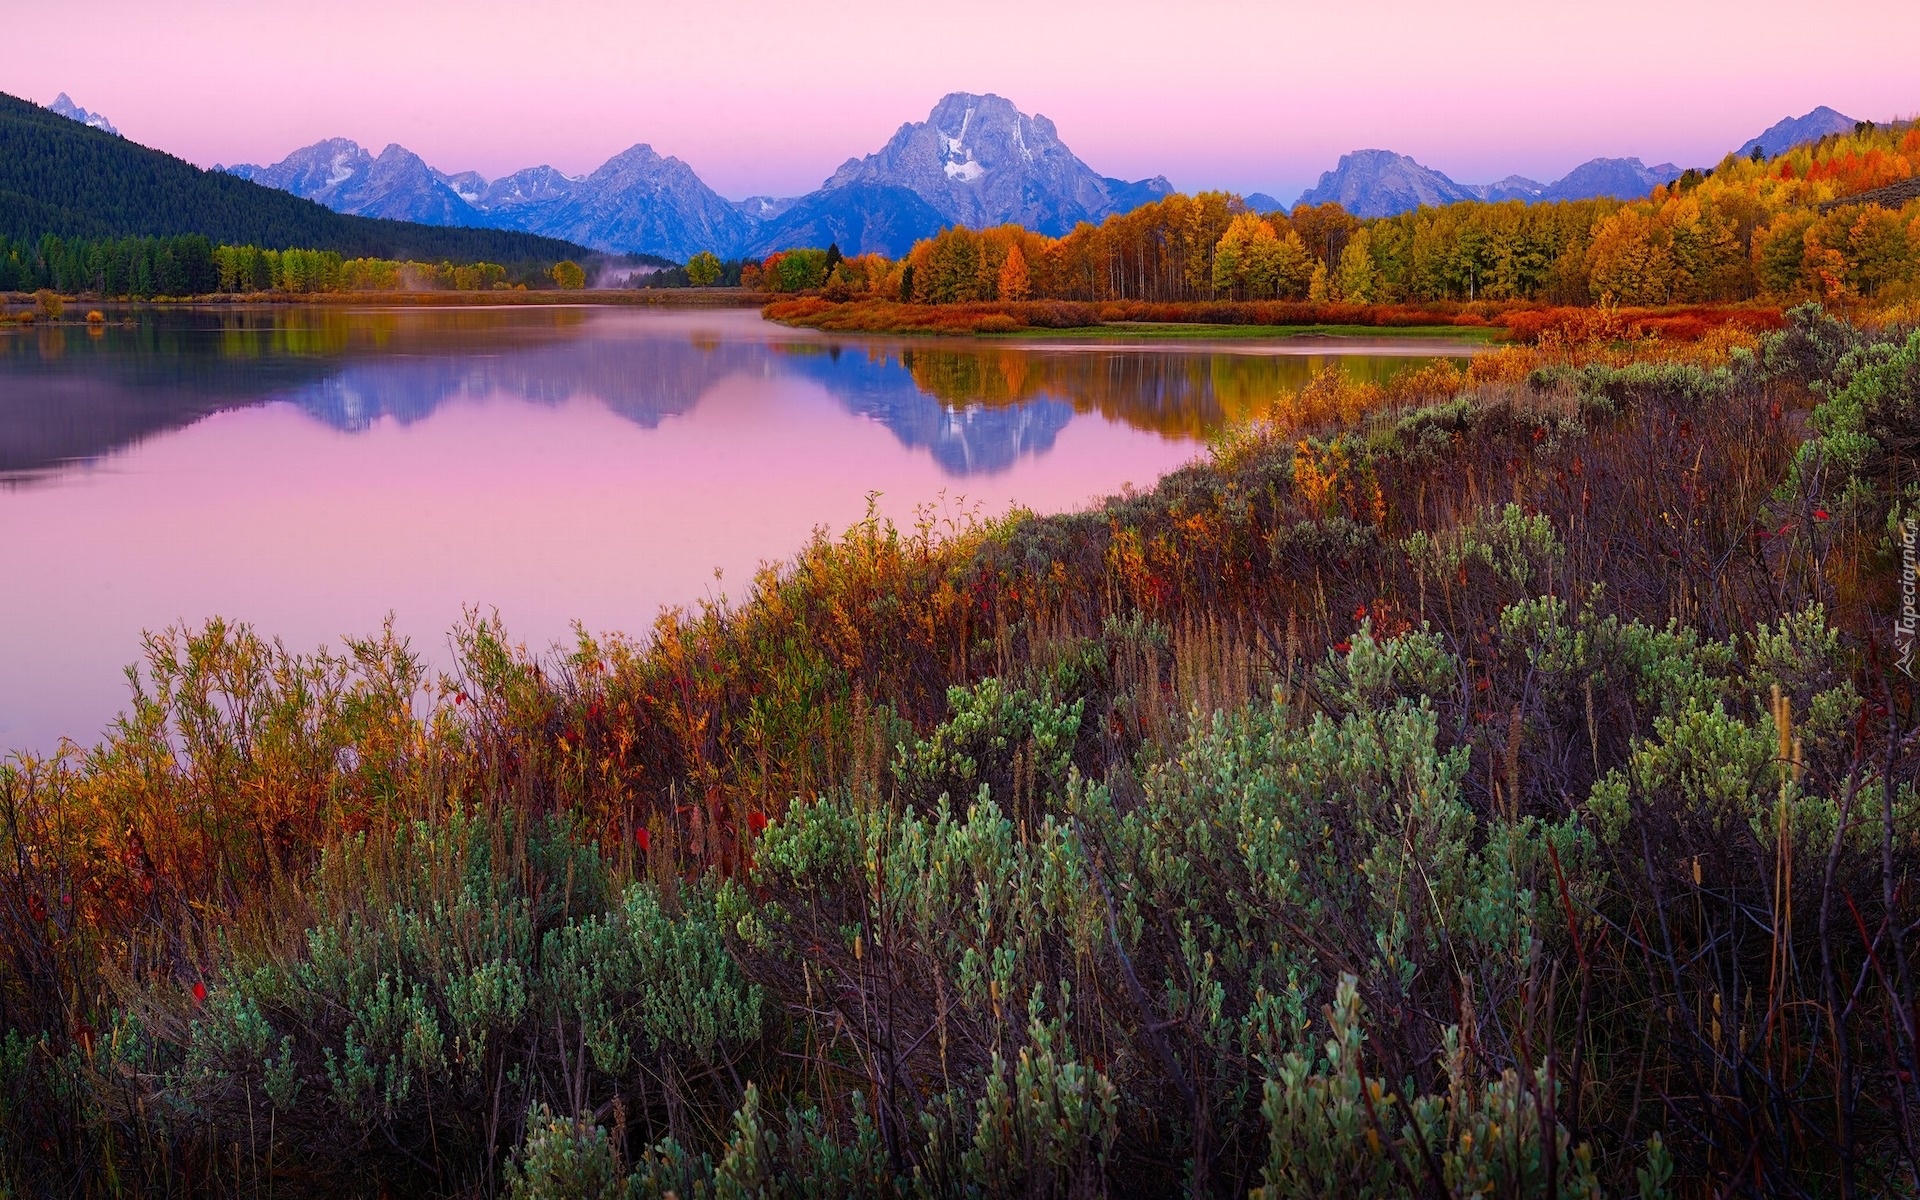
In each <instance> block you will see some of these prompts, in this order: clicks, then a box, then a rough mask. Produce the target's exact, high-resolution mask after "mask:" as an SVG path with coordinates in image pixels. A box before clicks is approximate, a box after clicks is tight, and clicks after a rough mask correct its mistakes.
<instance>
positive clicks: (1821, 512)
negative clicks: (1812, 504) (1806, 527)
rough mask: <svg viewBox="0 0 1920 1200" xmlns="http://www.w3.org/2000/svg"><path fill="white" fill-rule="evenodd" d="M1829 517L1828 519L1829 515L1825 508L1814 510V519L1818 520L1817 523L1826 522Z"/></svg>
mask: <svg viewBox="0 0 1920 1200" xmlns="http://www.w3.org/2000/svg"><path fill="white" fill-rule="evenodd" d="M1827 517H1828V513H1827V510H1826V509H1824V508H1816V509H1814V510H1813V519H1814V520H1816V521H1824V520H1826V519H1827Z"/></svg>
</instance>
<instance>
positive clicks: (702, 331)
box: [0, 308, 1466, 751]
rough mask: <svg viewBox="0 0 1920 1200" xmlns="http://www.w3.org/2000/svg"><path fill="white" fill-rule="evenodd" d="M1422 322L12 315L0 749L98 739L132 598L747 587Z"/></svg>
mask: <svg viewBox="0 0 1920 1200" xmlns="http://www.w3.org/2000/svg"><path fill="white" fill-rule="evenodd" d="M1465 352H1466V349H1465V348H1464V347H1459V346H1446V345H1436V344H1435V343H1431V342H1406V343H1399V344H1395V343H1391V342H1383V343H1379V344H1368V345H1356V344H1353V343H1346V344H1322V345H1317V346H1316V345H1309V344H1304V343H1290V344H1287V345H1285V346H1281V347H1276V346H1274V345H1272V344H1267V345H1259V346H1254V345H1246V344H1235V343H1220V344H1212V345H1199V344H1195V343H1191V342H1185V343H1179V342H1176V343H1168V344H1159V345H1151V346H1111V345H1102V344H1084V343H1078V344H1071V345H1059V346H1044V345H1043V346H1010V345H997V344H996V345H984V346H983V345H981V344H978V343H972V342H929V341H897V340H891V341H890V340H885V339H862V338H847V337H839V336H826V335H816V334H812V333H807V332H800V331H793V330H788V329H784V328H781V327H779V326H775V325H770V324H767V323H766V322H763V321H761V320H760V318H759V317H758V315H757V314H755V313H752V312H747V311H721V312H642V311H630V310H620V309H551V308H539V309H529V308H503V309H482V310H475V309H454V310H417V309H416V310H364V311H354V310H341V309H336V308H320V309H288V308H275V309H260V310H221V311H205V312H182V311H168V312H161V313H145V314H141V315H138V316H137V317H136V318H135V322H134V324H132V325H131V326H115V327H112V328H108V329H104V330H100V331H97V332H89V331H86V330H82V329H73V328H66V329H43V330H39V331H28V332H14V333H5V334H0V554H3V555H4V557H0V751H5V750H7V749H16V750H17V749H30V750H39V751H45V750H50V749H52V748H53V747H54V746H55V745H56V744H57V742H58V740H59V738H60V737H62V736H71V737H74V738H76V739H78V740H80V741H83V742H89V741H91V740H93V739H94V738H96V737H97V736H98V735H99V734H100V732H101V731H102V729H103V728H104V727H105V726H106V724H107V723H108V721H110V720H111V719H112V717H113V716H114V715H115V714H116V713H117V712H119V711H120V710H121V708H122V707H123V706H124V701H125V697H126V694H127V692H126V681H125V678H124V674H123V669H124V668H125V666H126V665H127V664H128V663H131V662H133V661H134V660H135V659H136V658H137V657H138V655H139V647H140V638H141V634H142V631H143V630H157V629H160V628H163V627H165V626H168V625H173V624H178V623H181V622H186V623H191V624H195V625H197V624H199V623H201V622H203V621H205V620H206V619H207V618H208V617H211V616H215V615H220V616H225V617H227V618H229V619H234V620H241V621H246V622H250V623H251V624H253V625H254V626H255V627H256V628H257V629H259V630H260V631H261V632H262V633H265V634H269V635H273V636H279V637H281V638H282V639H284V640H285V642H286V644H287V645H288V646H289V647H290V648H295V649H300V650H311V649H314V648H317V647H319V646H321V645H323V644H328V645H333V646H338V645H339V639H340V637H341V636H342V635H357V634H364V633H370V632H373V631H375V630H377V629H378V628H379V625H380V623H381V621H382V620H384V619H385V618H386V617H387V616H388V615H389V614H391V615H392V616H393V618H394V621H395V624H396V626H397V628H398V629H399V630H400V631H401V632H402V633H403V634H406V635H407V636H409V637H410V638H411V639H412V640H413V643H414V645H415V647H416V648H418V649H420V650H422V651H423V652H425V653H426V654H427V656H428V658H429V660H430V661H432V662H435V663H442V662H444V661H445V660H446V658H447V653H446V631H447V630H448V629H449V628H450V627H452V626H453V625H454V624H455V623H456V622H457V621H458V620H459V619H460V616H461V612H462V609H463V608H465V607H470V606H480V607H482V608H483V609H486V610H497V611H498V612H499V614H500V616H501V618H502V620H504V621H505V622H506V625H507V628H508V630H509V632H510V633H512V634H513V635H514V636H515V637H517V638H520V639H522V640H524V641H525V642H526V643H527V644H528V645H529V646H532V647H535V648H544V647H546V646H549V645H551V644H553V643H555V642H557V641H560V640H563V639H566V638H567V637H569V636H570V633H569V631H570V628H571V623H572V622H574V621H579V622H581V623H582V624H584V625H585V626H586V627H587V628H589V629H593V630H625V631H628V632H644V631H645V630H646V629H647V628H649V627H650V626H651V624H652V621H653V618H654V615H655V614H656V613H657V612H658V610H659V609H660V608H661V606H663V605H672V604H685V603H690V602H693V601H697V600H699V599H701V598H703V597H712V596H719V595H722V594H734V595H738V593H740V592H741V591H742V590H744V587H745V585H746V583H747V581H748V579H749V577H750V575H751V573H752V571H753V569H754V568H755V567H756V566H757V565H759V564H760V563H762V562H764V561H767V560H770V559H780V558H784V557H785V556H787V555H789V554H791V553H792V552H793V551H794V550H795V549H797V548H798V547H799V546H800V545H801V544H802V542H804V541H805V539H806V538H807V537H808V535H809V534H810V533H811V532H812V531H813V530H814V529H815V528H817V527H822V526H824V527H827V528H829V529H832V530H839V529H842V528H844V527H846V526H847V525H849V524H851V523H852V522H854V521H856V520H858V519H859V518H860V517H861V516H862V514H863V513H864V512H865V510H866V506H867V503H868V496H869V494H871V493H878V494H879V500H878V503H879V505H880V507H881V509H882V510H883V511H884V512H885V513H887V514H888V515H890V516H893V517H895V518H904V519H907V520H911V518H912V516H913V514H914V512H915V510H916V508H917V507H918V506H921V505H925V504H934V505H937V506H939V507H940V509H941V511H943V512H948V513H951V514H955V515H958V514H959V513H961V512H971V511H977V512H979V513H980V514H982V515H993V514H997V513H1001V512H1004V511H1006V510H1007V509H1008V508H1010V507H1013V506H1016V505H1019V506H1026V507H1029V508H1032V509H1035V510H1038V511H1055V510H1061V509H1067V508H1074V507H1078V506H1082V505H1085V504H1087V503H1089V502H1091V501H1094V500H1096V499H1098V498H1099V497H1102V496H1105V495H1110V494H1112V493H1114V492H1116V491H1118V490H1119V489H1121V488H1122V487H1123V486H1125V485H1127V484H1133V485H1136V486H1139V487H1147V486H1150V485H1151V484H1152V483H1153V482H1154V480H1156V479H1158V478H1159V477H1160V476H1161V475H1163V474H1165V473H1166V472H1167V471H1168V470H1170V469H1172V468H1174V467H1177V466H1179V465H1180V464H1182V463H1183V462H1186V461H1188V460H1190V459H1192V458H1194V457H1195V456H1196V455H1198V454H1200V453H1201V452H1202V448H1203V440H1204V439H1205V438H1206V437H1207V436H1208V435H1209V434H1211V433H1212V432H1214V431H1215V430H1217V429H1219V428H1221V427H1222V426H1224V425H1226V424H1228V423H1231V422H1233V421H1235V420H1238V419H1242V418H1244V417H1245V416H1246V414H1247V413H1249V412H1250V411H1252V410H1254V409H1255V407H1256V406H1257V405H1259V404H1261V403H1263V402H1264V401H1266V400H1268V399H1270V398H1271V397H1273V396H1274V395H1276V394H1277V393H1279V392H1280V391H1282V390H1285V389H1290V388H1294V387H1298V386H1299V385H1300V384H1302V383H1304V382H1305V381H1306V380H1307V379H1308V378H1310V377H1311V376H1312V375H1313V374H1314V373H1316V372H1318V371H1320V370H1323V369H1324V368H1325V367H1327V366H1328V365H1330V364H1335V363H1337V364H1338V365H1339V366H1340V367H1341V368H1342V369H1343V370H1345V371H1347V372H1349V373H1351V374H1353V375H1355V376H1357V377H1367V378H1375V379H1380V378H1385V377H1387V376H1390V375H1391V374H1393V373H1394V372H1396V371H1399V370H1403V369H1407V368H1408V367H1410V366H1417V365H1419V364H1421V363H1422V362H1424V361H1427V360H1428V358H1429V357H1430V356H1432V355H1434V354H1436V353H1465Z"/></svg>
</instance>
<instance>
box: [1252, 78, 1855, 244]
mask: <svg viewBox="0 0 1920 1200" xmlns="http://www.w3.org/2000/svg"><path fill="white" fill-rule="evenodd" d="M1856 124H1857V122H1855V120H1854V119H1853V118H1852V117H1849V116H1847V115H1845V114H1844V113H1840V112H1837V111H1835V110H1834V109H1831V108H1828V107H1827V106H1825V105H1821V106H1820V107H1819V108H1816V109H1814V110H1813V111H1812V112H1810V113H1807V114H1806V115H1804V116H1800V117H1788V118H1786V119H1784V120H1781V121H1778V122H1775V123H1774V124H1773V125H1771V126H1769V127H1768V128H1767V129H1766V131H1765V132H1763V133H1761V134H1760V135H1759V136H1757V137H1751V138H1748V139H1747V140H1746V141H1745V142H1742V143H1741V144H1740V149H1739V150H1738V151H1737V153H1739V154H1742V155H1745V154H1749V153H1751V152H1752V151H1753V148H1754V147H1755V146H1756V145H1758V146H1759V147H1760V148H1761V149H1762V151H1763V152H1765V153H1766V154H1767V155H1768V156H1769V157H1771V156H1773V155H1776V154H1779V153H1780V152H1781V151H1783V150H1788V149H1791V148H1792V147H1794V146H1799V145H1803V144H1804V143H1807V142H1813V141H1818V140H1819V139H1821V138H1823V137H1827V136H1829V135H1831V134H1836V133H1850V132H1852V131H1853V128H1854V126H1855V125H1856ZM1680 173H1681V172H1680V168H1679V167H1677V166H1675V165H1674V164H1673V163H1661V164H1660V165H1658V166H1654V167H1649V166H1647V165H1646V164H1645V163H1643V162H1641V161H1640V160H1639V159H1638V158H1593V159H1588V160H1587V161H1586V162H1583V163H1581V164H1580V165H1579V166H1577V167H1575V168H1574V169H1573V170H1571V171H1569V172H1567V173H1566V174H1565V175H1563V176H1561V177H1560V178H1559V179H1557V180H1555V181H1554V182H1553V183H1545V184H1543V183H1539V182H1536V181H1535V180H1532V179H1528V178H1526V177H1525V176H1522V175H1509V176H1507V177H1506V178H1505V179H1502V180H1500V181H1499V182H1498V183H1490V184H1465V183H1456V182H1455V181H1454V180H1452V179H1450V178H1448V177H1447V176H1446V175H1445V174H1443V173H1441V172H1439V171H1436V170H1434V169H1433V168H1431V167H1428V166H1424V165H1422V164H1420V163H1418V162H1415V161H1414V160H1413V159H1411V158H1409V157H1407V156H1406V155H1404V154H1395V153H1393V152H1392V151H1389V150H1356V151H1354V152H1352V153H1351V154H1343V155H1341V156H1340V162H1339V164H1338V165H1337V166H1335V167H1334V169H1333V170H1331V171H1328V172H1325V173H1324V174H1322V175H1321V176H1320V181H1319V183H1317V184H1316V185H1315V186H1313V187H1311V188H1309V189H1307V191H1306V192H1304V193H1302V194H1301V197H1300V200H1299V203H1303V204H1322V203H1325V202H1326V201H1328V200H1337V201H1339V202H1340V203H1341V204H1342V205H1343V206H1345V207H1346V208H1347V210H1348V211H1349V212H1352V213H1353V214H1354V215H1356V216H1362V217H1389V216H1395V215H1397V214H1399V213H1403V212H1407V211H1408V210H1410V209H1413V208H1417V207H1419V206H1420V205H1423V204H1425V205H1438V204H1451V203H1455V202H1457V201H1460V200H1524V201H1528V202H1533V201H1544V200H1590V199H1594V198H1596V197H1601V196H1611V197H1614V198H1615V199H1620V200H1632V199H1636V198H1638V197H1641V196H1644V195H1646V194H1647V193H1648V192H1651V191H1652V190H1653V189H1654V188H1655V187H1658V186H1659V185H1660V184H1663V183H1670V182H1672V181H1673V180H1674V179H1677V178H1679V176H1680ZM1262 199H1270V197H1262ZM1251 203H1252V198H1251V197H1250V198H1249V204H1251Z"/></svg>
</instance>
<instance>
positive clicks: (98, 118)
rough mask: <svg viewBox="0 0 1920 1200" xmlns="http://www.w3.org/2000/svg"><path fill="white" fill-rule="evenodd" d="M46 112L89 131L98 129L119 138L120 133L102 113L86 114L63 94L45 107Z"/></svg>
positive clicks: (69, 97) (71, 98) (71, 99)
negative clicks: (76, 123) (55, 114)
mask: <svg viewBox="0 0 1920 1200" xmlns="http://www.w3.org/2000/svg"><path fill="white" fill-rule="evenodd" d="M47 111H48V112H50V113H57V114H58V115H60V116H63V117H65V118H67V120H69V121H78V122H80V123H81V124H82V125H85V126H87V127H88V128H89V129H98V130H101V131H102V132H105V133H111V134H113V135H114V136H115V137H118V136H120V131H119V130H118V129H115V128H114V127H113V122H112V121H109V120H107V118H106V115H105V114H104V113H97V112H88V111H87V110H86V109H84V108H81V107H80V106H79V105H78V104H75V103H74V102H73V97H71V96H69V95H67V94H66V93H65V92H61V93H60V94H59V95H58V96H55V97H54V98H53V103H52V104H49V105H47Z"/></svg>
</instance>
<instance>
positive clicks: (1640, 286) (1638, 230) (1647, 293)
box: [1587, 208, 1673, 304]
mask: <svg viewBox="0 0 1920 1200" xmlns="http://www.w3.org/2000/svg"><path fill="white" fill-rule="evenodd" d="M1664 232H1665V231H1664V230H1661V229H1659V228H1658V227H1657V226H1656V224H1655V222H1654V220H1653V218H1652V217H1651V216H1649V215H1648V214H1646V213H1644V212H1642V211H1640V210H1638V209H1636V208H1622V209H1620V210H1619V211H1617V212H1615V213H1614V214H1613V215H1612V216H1609V217H1607V218H1605V219H1604V220H1602V221H1601V222H1600V223H1599V224H1598V225H1595V226H1594V227H1593V244H1592V245H1591V246H1589V247H1588V248H1587V272H1588V275H1589V278H1590V282H1589V283H1588V287H1589V288H1591V289H1592V292H1593V295H1594V298H1595V299H1600V298H1603V297H1607V296H1611V297H1613V300H1614V302H1615V303H1617V304H1664V303H1665V302H1666V300H1667V295H1668V291H1669V286H1670V284H1671V283H1672V278H1671V276H1672V270H1673V261H1672V256H1671V255H1670V254H1669V253H1668V250H1667V247H1666V245H1664V244H1663V243H1664V242H1665V240H1666V239H1665V238H1664V237H1662V236H1661V235H1662V234H1663V233H1664Z"/></svg>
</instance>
